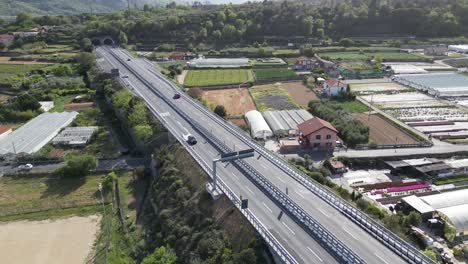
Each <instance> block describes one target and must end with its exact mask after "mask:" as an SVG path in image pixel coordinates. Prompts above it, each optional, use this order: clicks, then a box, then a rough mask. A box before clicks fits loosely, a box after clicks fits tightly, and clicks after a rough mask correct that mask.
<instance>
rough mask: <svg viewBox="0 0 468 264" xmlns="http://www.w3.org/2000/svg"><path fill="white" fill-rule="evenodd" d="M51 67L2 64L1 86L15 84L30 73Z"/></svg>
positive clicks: (0, 72)
mask: <svg viewBox="0 0 468 264" xmlns="http://www.w3.org/2000/svg"><path fill="white" fill-rule="evenodd" d="M49 66H50V65H44V64H0V84H4V83H10V82H14V81H16V80H17V78H19V77H20V76H22V75H25V74H27V73H28V72H31V71H34V70H41V69H44V68H46V67H49Z"/></svg>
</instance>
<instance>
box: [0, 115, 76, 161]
mask: <svg viewBox="0 0 468 264" xmlns="http://www.w3.org/2000/svg"><path fill="white" fill-rule="evenodd" d="M77 115H78V113H77V112H70V113H69V112H62V113H43V114H41V115H39V116H37V117H35V118H34V119H32V120H30V121H29V122H27V123H26V124H24V125H23V126H21V127H20V128H18V129H16V130H15V131H13V132H12V133H11V134H9V135H8V136H6V137H5V138H2V139H0V155H5V154H19V153H26V154H32V153H34V152H36V151H38V150H40V149H41V148H42V147H43V146H45V145H46V144H47V143H49V141H50V140H52V139H53V138H54V137H55V136H56V135H57V134H58V133H59V132H60V130H62V129H63V128H64V127H66V126H68V125H70V124H71V122H73V120H75V118H76V116H77Z"/></svg>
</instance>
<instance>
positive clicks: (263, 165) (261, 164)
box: [260, 163, 268, 170]
mask: <svg viewBox="0 0 468 264" xmlns="http://www.w3.org/2000/svg"><path fill="white" fill-rule="evenodd" d="M260 166H262V167H263V168H264V169H265V170H268V168H267V167H266V166H265V164H263V163H260Z"/></svg>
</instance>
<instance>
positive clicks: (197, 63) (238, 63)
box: [187, 58, 250, 68]
mask: <svg viewBox="0 0 468 264" xmlns="http://www.w3.org/2000/svg"><path fill="white" fill-rule="evenodd" d="M249 65H250V64H249V59H247V58H208V59H205V58H197V59H193V60H191V61H189V62H187V67H189V68H242V67H248V66H249Z"/></svg>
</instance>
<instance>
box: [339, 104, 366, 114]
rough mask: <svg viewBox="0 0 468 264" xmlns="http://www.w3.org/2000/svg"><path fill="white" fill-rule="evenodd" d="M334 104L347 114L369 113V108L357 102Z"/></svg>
mask: <svg viewBox="0 0 468 264" xmlns="http://www.w3.org/2000/svg"><path fill="white" fill-rule="evenodd" d="M336 104H337V105H339V106H341V107H342V108H343V109H344V110H345V111H346V112H348V113H364V112H367V111H369V108H368V107H367V106H365V105H364V104H363V103H361V102H359V101H345V102H336Z"/></svg>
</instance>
